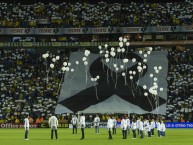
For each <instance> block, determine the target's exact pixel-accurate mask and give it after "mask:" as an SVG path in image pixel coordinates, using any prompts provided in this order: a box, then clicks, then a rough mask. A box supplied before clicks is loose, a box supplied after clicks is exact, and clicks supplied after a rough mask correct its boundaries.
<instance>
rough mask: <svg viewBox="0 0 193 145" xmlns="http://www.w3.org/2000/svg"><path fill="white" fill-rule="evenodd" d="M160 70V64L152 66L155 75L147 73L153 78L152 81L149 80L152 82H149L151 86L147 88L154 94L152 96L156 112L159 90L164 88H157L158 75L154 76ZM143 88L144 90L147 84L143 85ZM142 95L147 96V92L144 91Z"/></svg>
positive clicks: (157, 109)
mask: <svg viewBox="0 0 193 145" xmlns="http://www.w3.org/2000/svg"><path fill="white" fill-rule="evenodd" d="M161 70H162V66H154V72H155V74H154V75H155V76H154V75H153V74H152V73H151V74H150V75H149V77H150V78H151V79H153V81H151V82H153V83H152V84H151V85H152V86H151V87H150V88H149V92H150V93H151V94H153V95H154V97H153V98H154V101H155V105H156V111H157V114H158V112H159V92H162V91H163V90H164V89H163V88H162V87H160V88H159V86H158V77H156V76H158V74H159V72H160V71H161ZM143 89H145V90H146V89H147V86H146V85H143ZM144 96H147V97H148V93H147V92H145V93H144Z"/></svg>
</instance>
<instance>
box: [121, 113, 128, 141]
mask: <svg viewBox="0 0 193 145" xmlns="http://www.w3.org/2000/svg"><path fill="white" fill-rule="evenodd" d="M121 129H122V135H123V139H127V116H126V115H124V116H123V119H122V120H121Z"/></svg>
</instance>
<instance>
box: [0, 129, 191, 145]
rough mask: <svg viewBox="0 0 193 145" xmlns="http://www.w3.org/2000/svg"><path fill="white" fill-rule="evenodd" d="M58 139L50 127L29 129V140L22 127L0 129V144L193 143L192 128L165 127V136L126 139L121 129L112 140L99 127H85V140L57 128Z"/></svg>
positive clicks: (171, 144) (183, 144)
mask: <svg viewBox="0 0 193 145" xmlns="http://www.w3.org/2000/svg"><path fill="white" fill-rule="evenodd" d="M58 137H59V139H58V140H55V139H53V140H51V139H50V129H48V128H47V129H30V132H29V140H24V129H0V145H51V144H53V145H79V144H80V145H83V144H84V145H107V144H108V145H118V144H120V145H128V144H133V145H193V129H167V130H166V137H164V138H158V137H157V133H156V134H155V136H153V137H151V138H147V136H145V138H144V139H140V138H139V136H137V139H135V140H134V139H132V134H130V135H129V136H128V138H127V139H126V140H123V139H122V134H121V129H120V128H117V134H116V135H113V140H108V132H107V129H100V134H95V133H94V129H93V128H86V129H85V140H80V138H81V132H80V129H79V130H78V134H72V129H67V128H59V129H58Z"/></svg>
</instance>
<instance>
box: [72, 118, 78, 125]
mask: <svg viewBox="0 0 193 145" xmlns="http://www.w3.org/2000/svg"><path fill="white" fill-rule="evenodd" d="M71 123H72V124H73V125H76V124H77V123H78V118H77V117H76V116H73V117H72V120H71Z"/></svg>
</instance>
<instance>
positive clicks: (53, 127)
mask: <svg viewBox="0 0 193 145" xmlns="http://www.w3.org/2000/svg"><path fill="white" fill-rule="evenodd" d="M48 124H49V127H50V128H51V139H53V134H54V132H55V137H56V139H58V132H57V127H58V119H57V118H56V116H54V115H53V116H51V117H50V118H49V120H48Z"/></svg>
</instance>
